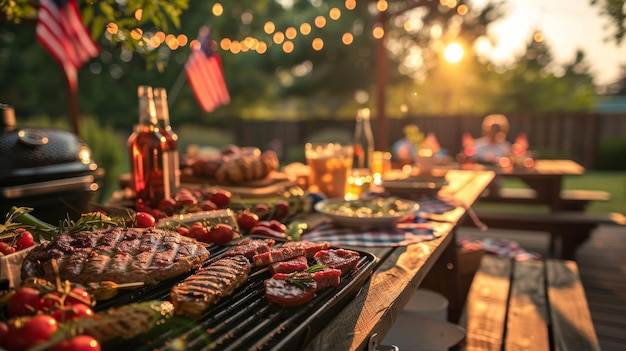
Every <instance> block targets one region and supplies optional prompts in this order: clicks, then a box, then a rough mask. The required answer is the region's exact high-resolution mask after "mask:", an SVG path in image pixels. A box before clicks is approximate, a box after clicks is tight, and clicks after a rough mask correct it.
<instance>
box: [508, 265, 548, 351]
mask: <svg viewBox="0 0 626 351" xmlns="http://www.w3.org/2000/svg"><path fill="white" fill-rule="evenodd" d="M513 267H514V269H513V278H514V279H513V286H512V287H511V297H510V302H509V313H508V320H507V332H506V333H507V335H506V345H505V350H506V351H540V350H550V337H549V331H548V310H547V306H546V291H545V279H544V274H543V273H544V270H543V262H542V261H520V262H514V264H513Z"/></svg>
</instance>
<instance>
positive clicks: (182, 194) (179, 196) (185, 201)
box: [174, 189, 198, 207]
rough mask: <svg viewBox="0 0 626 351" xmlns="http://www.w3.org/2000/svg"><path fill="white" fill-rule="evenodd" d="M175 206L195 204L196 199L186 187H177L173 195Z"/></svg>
mask: <svg viewBox="0 0 626 351" xmlns="http://www.w3.org/2000/svg"><path fill="white" fill-rule="evenodd" d="M174 199H175V200H176V205H177V206H179V207H180V206H185V205H195V204H197V203H198V199H196V197H195V196H193V194H192V193H191V191H189V190H188V189H179V190H178V192H177V193H176V196H175V197H174Z"/></svg>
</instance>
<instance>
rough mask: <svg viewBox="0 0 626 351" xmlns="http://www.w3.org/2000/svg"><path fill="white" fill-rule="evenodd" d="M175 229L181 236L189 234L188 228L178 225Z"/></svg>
mask: <svg viewBox="0 0 626 351" xmlns="http://www.w3.org/2000/svg"><path fill="white" fill-rule="evenodd" d="M176 231H177V232H178V234H180V235H182V236H187V237H188V236H189V228H187V227H178V228H176Z"/></svg>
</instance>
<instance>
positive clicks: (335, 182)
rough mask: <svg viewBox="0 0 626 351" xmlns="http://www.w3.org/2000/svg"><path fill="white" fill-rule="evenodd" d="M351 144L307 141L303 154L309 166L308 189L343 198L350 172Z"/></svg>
mask: <svg viewBox="0 0 626 351" xmlns="http://www.w3.org/2000/svg"><path fill="white" fill-rule="evenodd" d="M353 152H354V150H353V147H352V145H342V144H340V143H307V144H306V145H305V155H306V161H307V164H308V165H309V167H310V173H309V190H310V191H318V192H322V193H324V195H326V196H327V197H329V198H336V197H339V198H343V197H344V196H345V194H346V185H347V181H348V176H349V175H350V173H351V172H352V155H353Z"/></svg>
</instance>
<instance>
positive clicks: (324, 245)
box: [282, 241, 330, 258]
mask: <svg viewBox="0 0 626 351" xmlns="http://www.w3.org/2000/svg"><path fill="white" fill-rule="evenodd" d="M282 247H302V248H304V249H305V250H306V255H305V256H306V258H313V256H314V255H315V253H316V252H318V251H320V250H326V249H329V248H330V243H329V242H328V241H323V242H321V243H314V242H312V241H288V242H286V243H284V244H283V245H282Z"/></svg>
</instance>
